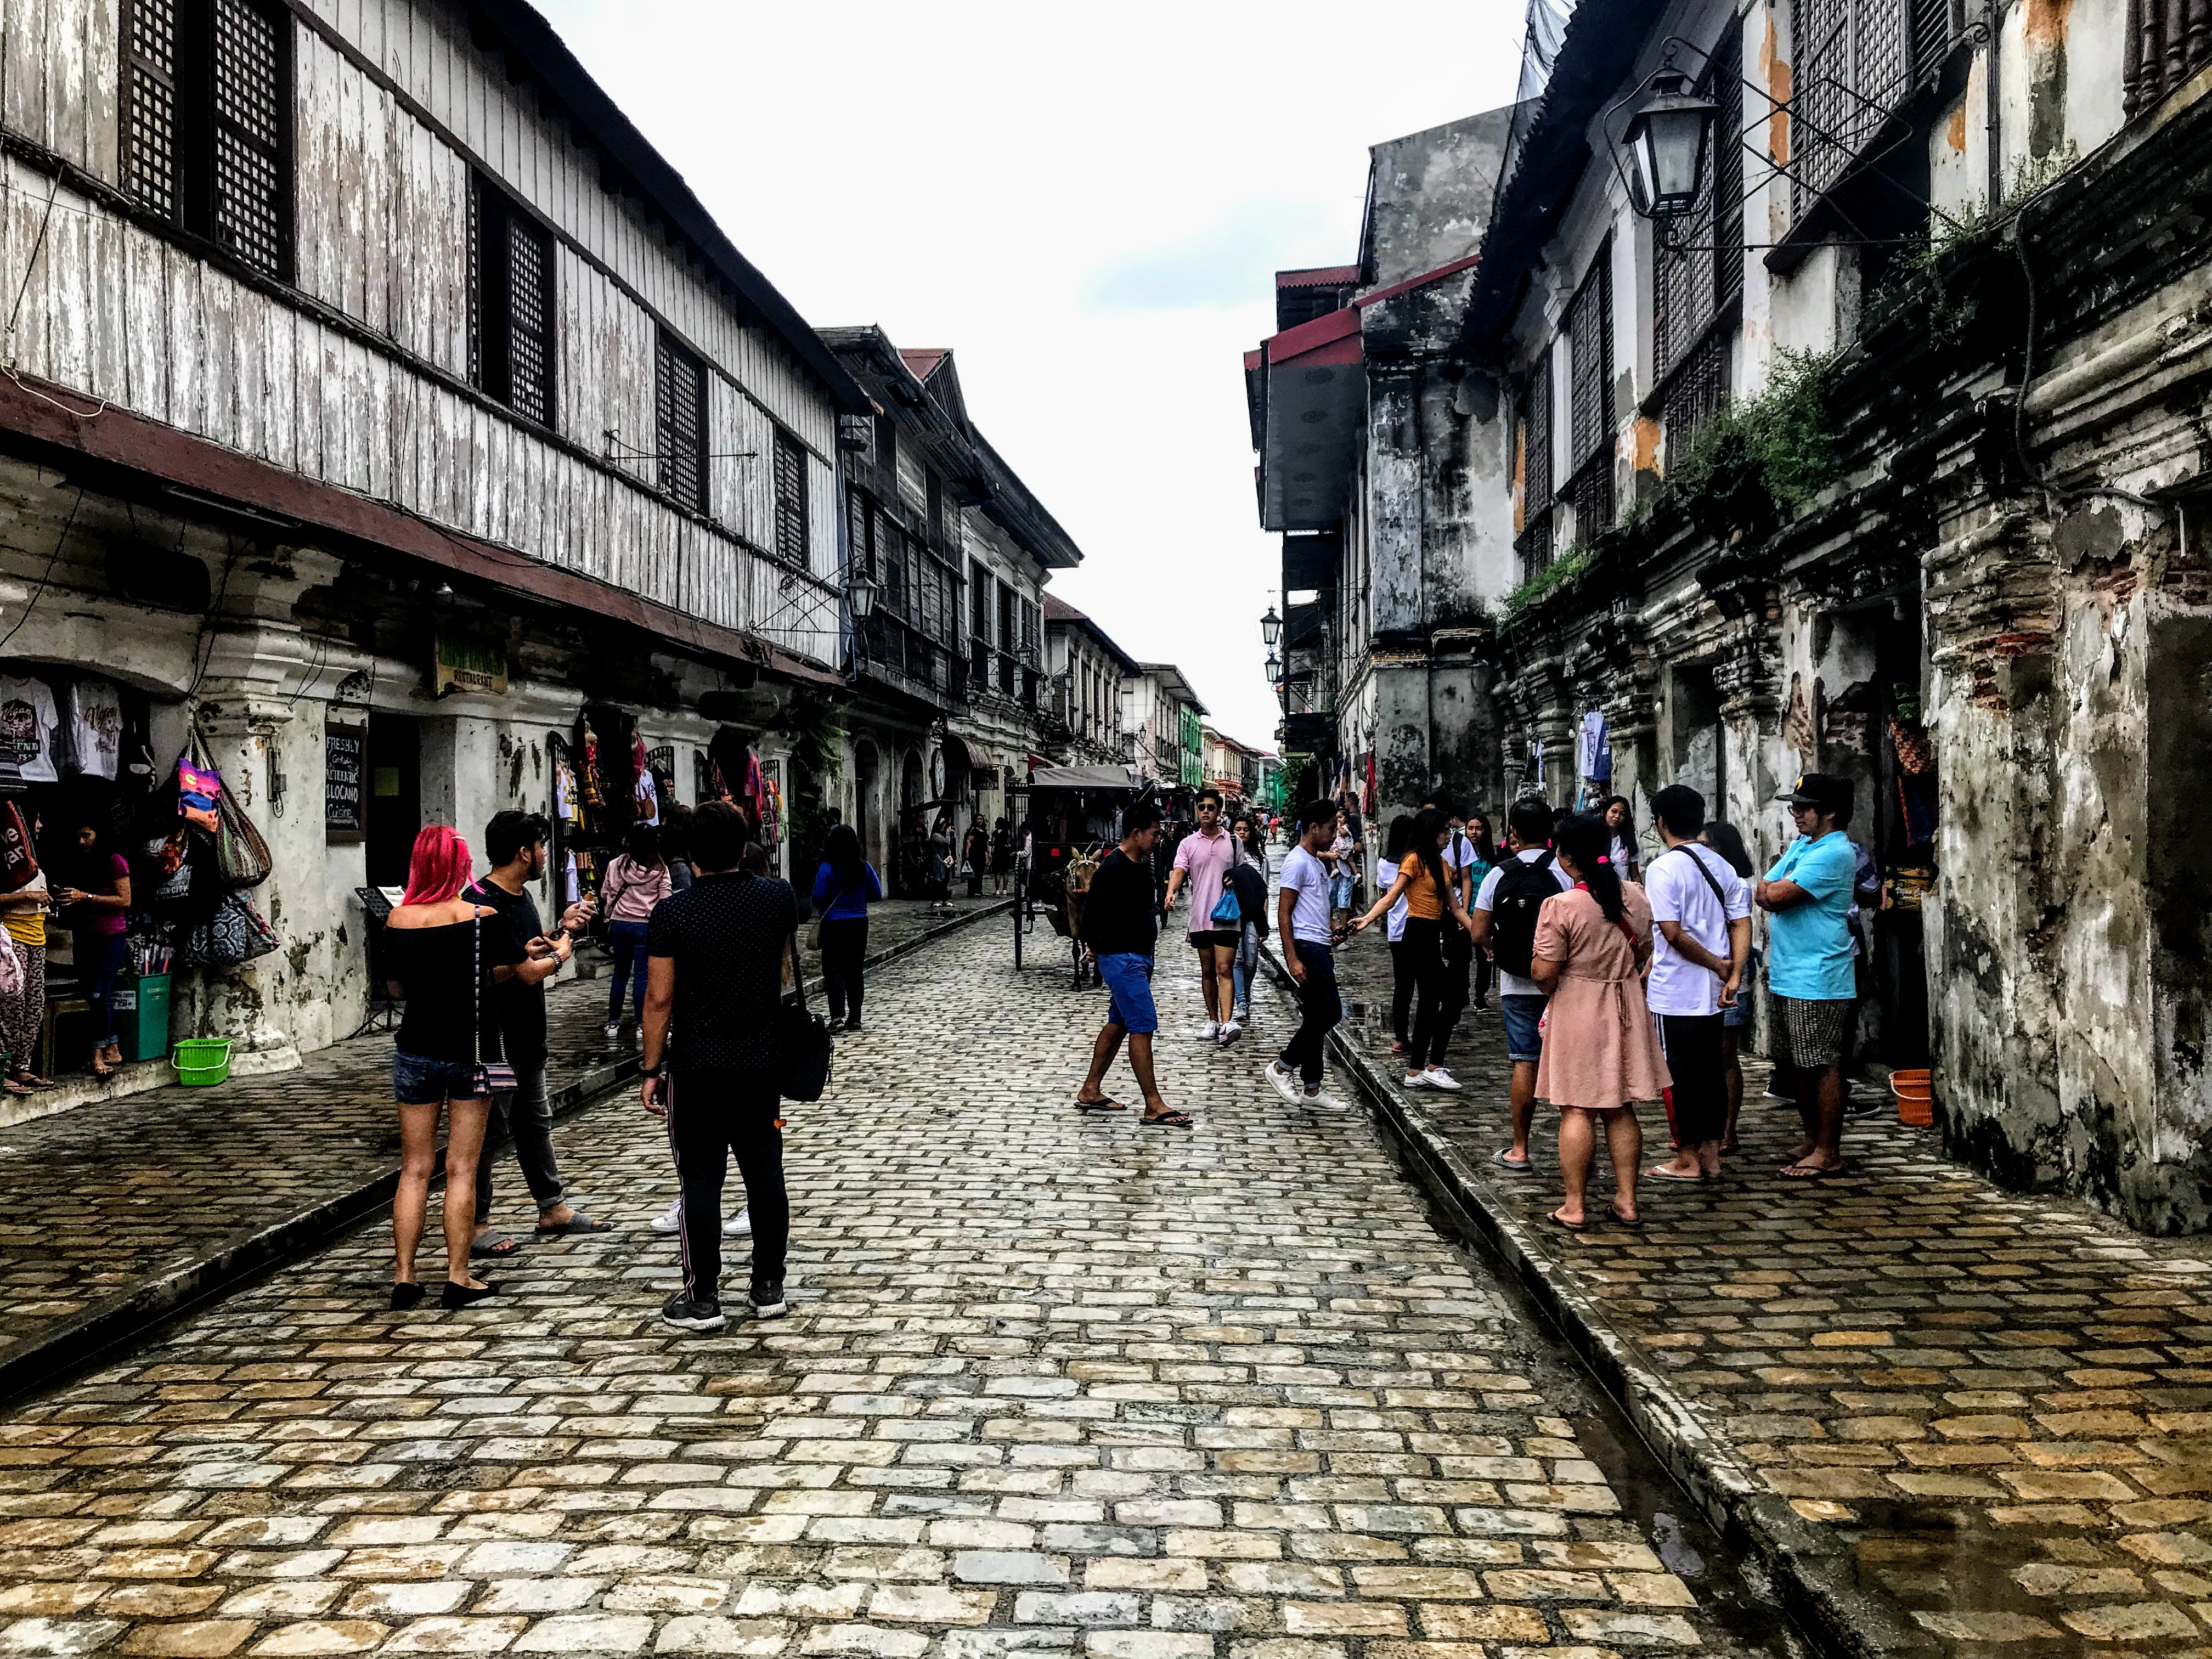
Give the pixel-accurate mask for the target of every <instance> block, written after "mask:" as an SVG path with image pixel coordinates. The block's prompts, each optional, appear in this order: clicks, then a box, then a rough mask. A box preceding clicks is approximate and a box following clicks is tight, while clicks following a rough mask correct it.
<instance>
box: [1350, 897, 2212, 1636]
mask: <svg viewBox="0 0 2212 1659" xmlns="http://www.w3.org/2000/svg"><path fill="white" fill-rule="evenodd" d="M1342 962H1343V964H1344V965H1343V969H1342V971H1343V973H1344V975H1345V985H1346V998H1347V1000H1353V1001H1355V1002H1356V1003H1357V1004H1358V1006H1360V1008H1361V1011H1362V1012H1363V1015H1364V1017H1363V1018H1358V1019H1356V1020H1354V1021H1352V1022H1351V1023H1349V1024H1347V1025H1346V1027H1344V1028H1343V1030H1345V1032H1346V1036H1347V1037H1348V1039H1349V1040H1351V1041H1352V1042H1355V1043H1356V1044H1358V1048H1359V1049H1360V1051H1361V1052H1362V1053H1363V1054H1366V1055H1368V1056H1369V1057H1370V1058H1371V1059H1372V1060H1373V1061H1374V1063H1375V1066H1376V1069H1377V1072H1378V1073H1379V1076H1380V1077H1381V1078H1383V1079H1389V1080H1390V1081H1391V1082H1392V1083H1395V1082H1397V1081H1400V1080H1402V1078H1403V1075H1404V1074H1403V1073H1402V1071H1395V1072H1394V1071H1393V1070H1392V1068H1391V1066H1390V1064H1389V1056H1388V1052H1387V1051H1388V1048H1389V1040H1390V1032H1389V959H1388V958H1387V957H1384V956H1383V951H1382V950H1381V948H1380V947H1379V945H1376V943H1375V942H1374V941H1372V940H1371V939H1370V940H1361V941H1357V942H1355V943H1354V944H1353V945H1352V946H1351V947H1349V948H1348V949H1347V950H1346V951H1345V953H1344V955H1343V957H1342ZM1449 1063H1450V1065H1451V1066H1452V1067H1453V1069H1454V1070H1455V1073H1456V1075H1457V1076H1458V1077H1459V1079H1460V1080H1461V1081H1462V1083H1463V1084H1465V1085H1466V1092H1465V1093H1463V1094H1461V1095H1456V1096H1445V1095H1438V1094H1432V1093H1425V1092H1424V1093H1419V1094H1416V1095H1414V1096H1413V1097H1411V1098H1410V1100H1408V1101H1407V1109H1408V1112H1409V1115H1410V1116H1411V1118H1412V1119H1413V1121H1416V1122H1419V1123H1422V1124H1425V1125H1427V1126H1429V1127H1430V1128H1431V1130H1432V1131H1433V1132H1434V1133H1436V1134H1437V1136H1438V1137H1439V1138H1440V1139H1443V1140H1444V1141H1446V1142H1449V1144H1451V1145H1453V1146H1455V1147H1456V1148H1458V1149H1459V1150H1460V1151H1461V1152H1463V1153H1464V1155H1465V1157H1466V1159H1467V1163H1468V1166H1469V1167H1470V1168H1471V1170H1472V1171H1473V1173H1472V1175H1471V1176H1470V1177H1469V1180H1470V1182H1471V1184H1472V1185H1473V1186H1474V1187H1476V1188H1479V1192H1480V1201H1481V1202H1483V1203H1485V1204H1486V1205H1488V1206H1492V1207H1493V1209H1494V1211H1495V1212H1496V1213H1498V1214H1499V1215H1500V1216H1502V1217H1504V1218H1505V1219H1506V1221H1507V1222H1508V1224H1509V1225H1515V1226H1516V1227H1517V1228H1518V1229H1519V1237H1521V1238H1522V1240H1523V1241H1524V1243H1525V1247H1526V1248H1527V1249H1528V1251H1529V1252H1530V1253H1531V1255H1533V1256H1534V1258H1535V1259H1536V1260H1537V1261H1538V1262H1539V1263H1540V1270H1541V1272H1542V1273H1544V1274H1545V1275H1546V1276H1547V1278H1549V1279H1553V1281H1554V1282H1555V1283H1557V1284H1559V1285H1561V1286H1562V1287H1563V1288H1564V1289H1565V1291H1567V1292H1568V1293H1569V1294H1571V1295H1572V1296H1574V1297H1580V1298H1583V1299H1584V1300H1585V1303H1586V1305H1588V1306H1589V1307H1590V1308H1591V1309H1593V1310H1594V1312H1595V1317H1596V1318H1597V1319H1599V1320H1601V1321H1602V1322H1603V1323H1604V1324H1605V1325H1606V1326H1607V1328H1609V1330H1610V1331H1611V1333H1612V1334H1613V1335H1614V1336H1615V1337H1617V1338H1618V1339H1620V1340H1623V1341H1625V1342H1626V1345H1627V1347H1628V1351H1629V1352H1630V1354H1631V1357H1632V1363H1633V1364H1636V1365H1638V1367H1640V1368H1642V1369H1643V1370H1645V1371H1646V1372H1647V1374H1649V1375H1650V1376H1653V1377H1655V1378H1656V1379H1658V1381H1659V1382H1660V1383H1661V1385H1662V1387H1663V1388H1665V1389H1667V1390H1668V1391H1669V1392H1670V1393H1672V1394H1673V1395H1674V1396H1676V1397H1677V1398H1678V1399H1680V1401H1685V1402H1686V1407H1685V1409H1684V1415H1685V1416H1686V1417H1688V1418H1690V1419H1693V1420H1694V1421H1695V1422H1696V1423H1697V1424H1699V1425H1701V1427H1702V1429H1703V1430H1704V1431H1705V1432H1707V1433H1709V1434H1711V1436H1712V1437H1714V1438H1713V1439H1712V1440H1711V1441H1708V1442H1706V1443H1705V1450H1704V1451H1703V1452H1701V1453H1700V1454H1699V1455H1700V1459H1701V1461H1702V1462H1705V1463H1706V1464H1707V1465H1708V1467H1709V1468H1711V1470H1712V1471H1713V1472H1714V1473H1716V1474H1718V1475H1719V1476H1721V1477H1722V1478H1723V1479H1734V1480H1741V1481H1742V1482H1743V1483H1744V1484H1745V1485H1747V1486H1750V1487H1753V1488H1759V1489H1764V1490H1765V1491H1766V1492H1771V1493H1773V1494H1776V1495H1778V1497H1779V1498H1784V1499H1786V1500H1787V1501H1788V1504H1789V1505H1790V1509H1791V1510H1793V1511H1794V1513H1795V1515H1796V1517H1797V1518H1798V1520H1799V1521H1801V1522H1809V1523H1811V1525H1812V1526H1813V1527H1814V1528H1819V1529H1820V1530H1821V1531H1822V1532H1823V1533H1825V1534H1829V1535H1830V1536H1832V1537H1833V1538H1834V1539H1836V1540H1837V1541H1839V1542H1840V1544H1841V1546H1842V1547H1843V1549H1844V1553H1845V1554H1846V1555H1847V1557H1848V1559H1849V1562H1850V1567H1849V1571H1850V1572H1851V1573H1852V1575H1853V1576H1854V1577H1855V1578H1856V1581H1857V1584H1858V1585H1859V1586H1860V1587H1862V1588H1863V1589H1866V1590H1868V1591H1869V1592H1871V1593H1872V1594H1873V1595H1875V1597H1876V1598H1878V1599H1879V1600H1882V1601H1890V1602H1891V1603H1892V1604H1893V1606H1895V1607H1899V1608H1901V1609H1902V1610H1903V1617H1902V1618H1901V1619H1900V1620H1899V1622H1900V1623H1902V1624H1905V1625H1906V1626H1907V1627H1908V1628H1910V1627H1911V1626H1917V1628H1918V1629H1919V1630H1920V1631H1922V1632H1926V1633H1927V1635H1928V1637H1929V1638H1932V1639H1934V1640H1935V1641H1936V1642H1938V1643H1940V1644H1942V1645H1943V1646H1945V1647H1947V1648H1948V1649H1950V1650H1953V1651H1954V1652H1957V1653H1960V1654H1962V1655H1967V1654H1978V1653H1983V1652H1998V1651H2002V1652H2009V1653H2025V1652H2033V1653H2035V1654H2038V1655H2044V1654H2077V1653H2094V1652H2104V1651H2112V1649H2109V1648H2106V1647H2102V1646H2100V1645H2099V1644H2106V1643H2124V1644H2153V1645H2154V1646H2156V1648H2157V1649H2158V1650H2159V1651H2160V1653H2161V1654H2163V1655H2177V1654H2191V1655H2202V1654H2205V1653H2208V1652H2212V1644H2208V1642H2207V1638H2206V1633H2205V1632H2206V1627H2207V1626H2212V1572H2208V1568H2212V1531H2208V1523H2212V1346H2208V1344H2212V1316H2208V1313H2207V1301H2208V1297H2212V1261H2206V1260H2205V1258H2204V1241H2203V1239H2202V1238H2181V1239H2155V1238H2148V1237H2142V1236H2140V1235H2137V1234H2135V1233H2131V1232H2130V1231H2127V1230H2126V1229H2125V1228H2124V1227H2122V1226H2120V1225H2118V1224H2117V1223H2115V1222H2113V1221H2112V1220H2111V1219H2110V1218H2106V1217H2104V1216H2101V1215H2099V1214H2097V1213H2096V1212H2093V1211H2091V1210H2089V1209H2088V1208H2087V1207H2086V1206H2081V1205H2079V1204H2075V1203H2072V1202H2069V1201H2068V1200H2063V1199H2056V1198H2051V1197H2042V1196H2028V1195H2022V1194H2011V1193H2007V1192H2004V1191H2003V1190H2002V1189H2001V1188H1997V1187H1996V1186H1994V1185H1993V1184H1991V1183H1990V1182H1987V1181H1985V1180H1983V1179H1982V1178H1980V1177H1979V1176H1976V1175H1974V1174H1973V1173H1972V1172H1971V1171H1969V1170H1964V1169H1961V1168H1960V1167H1959V1166H1958V1165H1956V1164H1953V1163H1951V1162H1950V1161H1948V1159H1947V1158H1944V1156H1943V1154H1942V1146H1941V1144H1940V1143H1939V1142H1938V1140H1937V1139H1936V1134H1935V1132H1934V1131H1932V1130H1928V1129H1910V1128H1905V1127H1902V1126H1900V1125H1899V1122H1898V1121H1897V1113H1896V1109H1895V1107H1894V1105H1893V1103H1891V1102H1890V1100H1889V1097H1888V1095H1887V1091H1882V1090H1881V1089H1880V1085H1876V1084H1873V1083H1861V1084H1860V1085H1858V1092H1859V1093H1860V1095H1861V1096H1862V1097H1865V1098H1869V1099H1878V1100H1879V1101H1880V1102H1881V1111H1880V1112H1879V1113H1878V1114H1877V1115H1875V1116H1873V1117H1870V1118H1867V1119H1864V1120H1858V1121H1851V1122H1850V1123H1848V1124H1847V1125H1846V1126H1845V1128H1844V1152H1845V1153H1846V1155H1847V1157H1848V1158H1849V1159H1850V1172H1849V1173H1848V1174H1847V1175H1846V1176H1844V1177H1842V1178H1840V1179H1837V1180H1832V1181H1824V1182H1796V1181H1790V1180H1785V1179H1784V1178H1783V1177H1782V1176H1781V1175H1780V1174H1779V1172H1778V1170H1779V1166H1780V1164H1782V1163H1783V1162H1784V1152H1785V1151H1786V1149H1787V1148H1788V1147H1789V1146H1790V1144H1791V1142H1792V1141H1793V1140H1794V1139H1795V1136H1796V1124H1797V1118H1796V1111H1795V1109H1793V1108H1792V1107H1791V1106H1790V1105H1789V1104H1788V1103H1784V1102H1783V1101H1780V1100H1775V1099H1768V1098H1763V1097H1762V1091H1763V1089H1764V1087H1765V1079H1766V1074H1767V1073H1766V1068H1765V1064H1764V1062H1760V1061H1753V1062H1751V1063H1750V1064H1749V1065H1747V1068H1746V1069H1747V1083H1746V1088H1745V1096H1746V1098H1745V1101H1744V1108H1743V1115H1742V1121H1741V1134H1742V1140H1743V1151H1742V1152H1741V1154H1740V1155H1737V1156H1735V1157H1732V1158H1729V1160H1728V1163H1727V1172H1726V1177H1725V1179H1724V1180H1723V1181H1722V1182H1716V1183H1714V1184H1712V1185H1711V1186H1705V1185H1680V1184H1670V1183H1666V1182H1650V1181H1646V1182H1644V1183H1643V1184H1642V1186H1641V1187H1640V1188H1639V1190H1638V1199H1639V1208H1640V1209H1641V1210H1642V1212H1643V1215H1644V1221H1645V1225H1644V1228H1643V1230H1642V1231H1636V1232H1631V1231H1626V1230H1623V1229H1620V1228H1617V1227H1599V1228H1595V1229H1593V1230H1592V1231H1590V1232H1589V1233H1587V1234H1584V1235H1582V1236H1580V1237H1574V1238H1567V1237H1563V1236H1562V1235H1560V1234H1559V1232H1558V1231H1557V1230H1555V1229H1548V1228H1547V1227H1545V1226H1544V1225H1543V1222H1542V1218H1543V1216H1544V1215H1545V1213H1546V1212H1547V1211H1548V1210H1550V1209H1551V1208H1553V1206H1556V1205H1557V1204H1558V1202H1559V1191H1560V1188H1559V1177H1558V1163H1559V1160H1558V1155H1557V1148H1556V1139H1555V1132H1556V1127H1557V1117H1556V1115H1555V1114H1553V1113H1552V1112H1550V1111H1548V1110H1547V1109H1543V1108H1541V1107H1539V1109H1538V1112H1537V1117H1536V1132H1535V1134H1534V1136H1533V1138H1532V1139H1531V1140H1530V1143H1529V1154H1530V1158H1531V1159H1532V1161H1533V1163H1534V1166H1535V1172H1534V1174H1533V1175H1529V1176H1507V1175H1504V1174H1503V1173H1501V1172H1500V1171H1498V1170H1496V1169H1495V1168H1493V1167H1492V1164H1491V1163H1490V1161H1489V1160H1490V1157H1491V1154H1492V1152H1494V1151H1496V1150H1497V1149H1498V1148H1499V1147H1501V1146H1504V1145H1505V1144H1506V1141H1507V1139H1509V1138H1510V1137H1509V1136H1508V1134H1507V1133H1506V1126H1507V1121H1508V1117H1507V1109H1506V1099H1507V1090H1508V1084H1509V1069H1510V1068H1509V1066H1508V1065H1507V1062H1506V1060H1505V1056H1504V1043H1503V1038H1502V1036H1501V1028H1500V1026H1499V1024H1498V1018H1497V1016H1496V1015H1495V1014H1490V1015H1483V1014H1470V1015H1469V1016H1468V1018H1466V1019H1465V1020H1463V1021H1462V1024H1461V1027H1460V1036H1458V1038H1457V1039H1456V1040H1455V1042H1454V1044H1453V1048H1452V1054H1451V1056H1450V1061H1449ZM1644 1146H1645V1152H1646V1154H1647V1156H1646V1157H1645V1158H1644V1163H1645V1164H1646V1166H1647V1167H1648V1166H1650V1164H1656V1163H1658V1162H1660V1161H1661V1160H1662V1159H1663V1158H1664V1157H1665V1156H1666V1147H1667V1134H1666V1124H1665V1121H1664V1120H1663V1118H1662V1116H1661V1115H1659V1114H1658V1113H1656V1112H1650V1113H1646V1114H1645V1115H1644ZM1604 1157H1605V1155H1604V1152H1603V1151H1602V1149H1601V1150H1600V1152H1599V1171H1598V1178H1597V1182H1596V1185H1595V1188H1594V1191H1596V1192H1599V1193H1602V1194H1607V1195H1608V1196H1609V1195H1610V1193H1611V1191H1612V1184H1611V1176H1610V1173H1609V1171H1608V1170H1607V1168H1606V1165H1605V1161H1604ZM1601 1201H1602V1200H1601Z"/></svg>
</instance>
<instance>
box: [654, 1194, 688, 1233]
mask: <svg viewBox="0 0 2212 1659" xmlns="http://www.w3.org/2000/svg"><path fill="white" fill-rule="evenodd" d="M683 1230H684V1200H682V1199H680V1198H671V1199H670V1200H668V1207H667V1208H666V1209H665V1210H663V1211H662V1212H660V1213H659V1215H657V1216H655V1217H653V1231H655V1232H657V1233H674V1232H681V1231H683Z"/></svg>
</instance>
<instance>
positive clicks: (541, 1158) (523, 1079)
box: [476, 1060, 576, 1255]
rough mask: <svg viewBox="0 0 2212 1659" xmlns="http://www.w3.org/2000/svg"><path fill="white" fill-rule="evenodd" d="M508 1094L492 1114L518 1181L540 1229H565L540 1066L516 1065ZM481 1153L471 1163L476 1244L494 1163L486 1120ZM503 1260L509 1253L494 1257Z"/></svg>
mask: <svg viewBox="0 0 2212 1659" xmlns="http://www.w3.org/2000/svg"><path fill="white" fill-rule="evenodd" d="M514 1080H515V1088H514V1092H513V1094H511V1095H509V1096H507V1097H506V1098H505V1099H504V1100H500V1099H497V1098H495V1100H494V1102H493V1104H492V1112H493V1114H495V1115H496V1116H497V1118H498V1120H499V1121H501V1122H503V1123H504V1124H505V1125H506V1126H507V1133H509V1134H510V1135H512V1136H513V1139H514V1161H515V1163H516V1164H520V1166H521V1169H522V1179H523V1181H524V1182H526V1184H527V1185H528V1187H529V1188H530V1196H531V1197H532V1198H533V1199H534V1200H537V1203H538V1226H539V1227H541V1228H554V1227H565V1226H567V1225H568V1224H569V1223H570V1222H572V1221H574V1219H575V1218H576V1210H575V1206H573V1205H571V1204H570V1203H569V1202H568V1199H567V1198H566V1197H564V1196H563V1195H562V1186H561V1163H560V1160H559V1158H556V1157H555V1156H554V1152H553V1097H552V1096H551V1094H550V1092H549V1091H547V1089H546V1087H545V1063H544V1061H543V1060H540V1061H539V1062H538V1064H537V1065H535V1066H524V1065H520V1064H518V1065H517V1066H515V1068H514ZM484 1139H485V1141H486V1143H487V1145H486V1146H485V1150H484V1151H483V1152H481V1153H480V1154H479V1155H478V1156H477V1176H476V1188H477V1207H476V1223H477V1231H476V1236H477V1242H478V1243H482V1242H483V1237H484V1236H485V1235H486V1234H487V1233H489V1231H491V1208H492V1190H491V1180H492V1170H493V1169H494V1168H495V1166H496V1165H497V1164H498V1162H499V1160H498V1158H495V1157H494V1156H493V1155H492V1152H491V1150H490V1147H489V1141H490V1139H491V1119H490V1118H489V1117H487V1119H486V1120H485V1126H484ZM494 1254H496V1255H508V1254H510V1252H508V1251H506V1250H500V1251H496V1252H494Z"/></svg>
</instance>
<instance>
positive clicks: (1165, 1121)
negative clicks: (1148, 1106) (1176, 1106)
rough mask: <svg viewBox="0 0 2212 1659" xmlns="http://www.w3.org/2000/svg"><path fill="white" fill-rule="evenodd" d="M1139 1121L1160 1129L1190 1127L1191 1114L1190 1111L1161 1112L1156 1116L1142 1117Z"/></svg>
mask: <svg viewBox="0 0 2212 1659" xmlns="http://www.w3.org/2000/svg"><path fill="white" fill-rule="evenodd" d="M1137 1121H1138V1122H1139V1123H1141V1124H1145V1125H1146V1126H1148V1127H1152V1128H1158V1129H1188V1127H1190V1114H1189V1113H1188V1112H1174V1111H1170V1112H1161V1113H1159V1114H1158V1115H1154V1116H1151V1117H1140V1118H1139V1119H1138V1120H1137Z"/></svg>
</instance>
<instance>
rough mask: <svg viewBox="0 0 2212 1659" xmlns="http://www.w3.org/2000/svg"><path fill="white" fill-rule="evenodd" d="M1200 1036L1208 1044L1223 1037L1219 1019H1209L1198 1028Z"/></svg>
mask: <svg viewBox="0 0 2212 1659" xmlns="http://www.w3.org/2000/svg"><path fill="white" fill-rule="evenodd" d="M1198 1034H1199V1036H1201V1037H1203V1038H1205V1039H1206V1042H1212V1041H1213V1040H1214V1038H1216V1037H1218V1036H1220V1035H1221V1022H1220V1021H1219V1020H1218V1019H1209V1020H1208V1021H1206V1024H1203V1025H1201V1026H1200V1027H1199V1028H1198Z"/></svg>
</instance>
